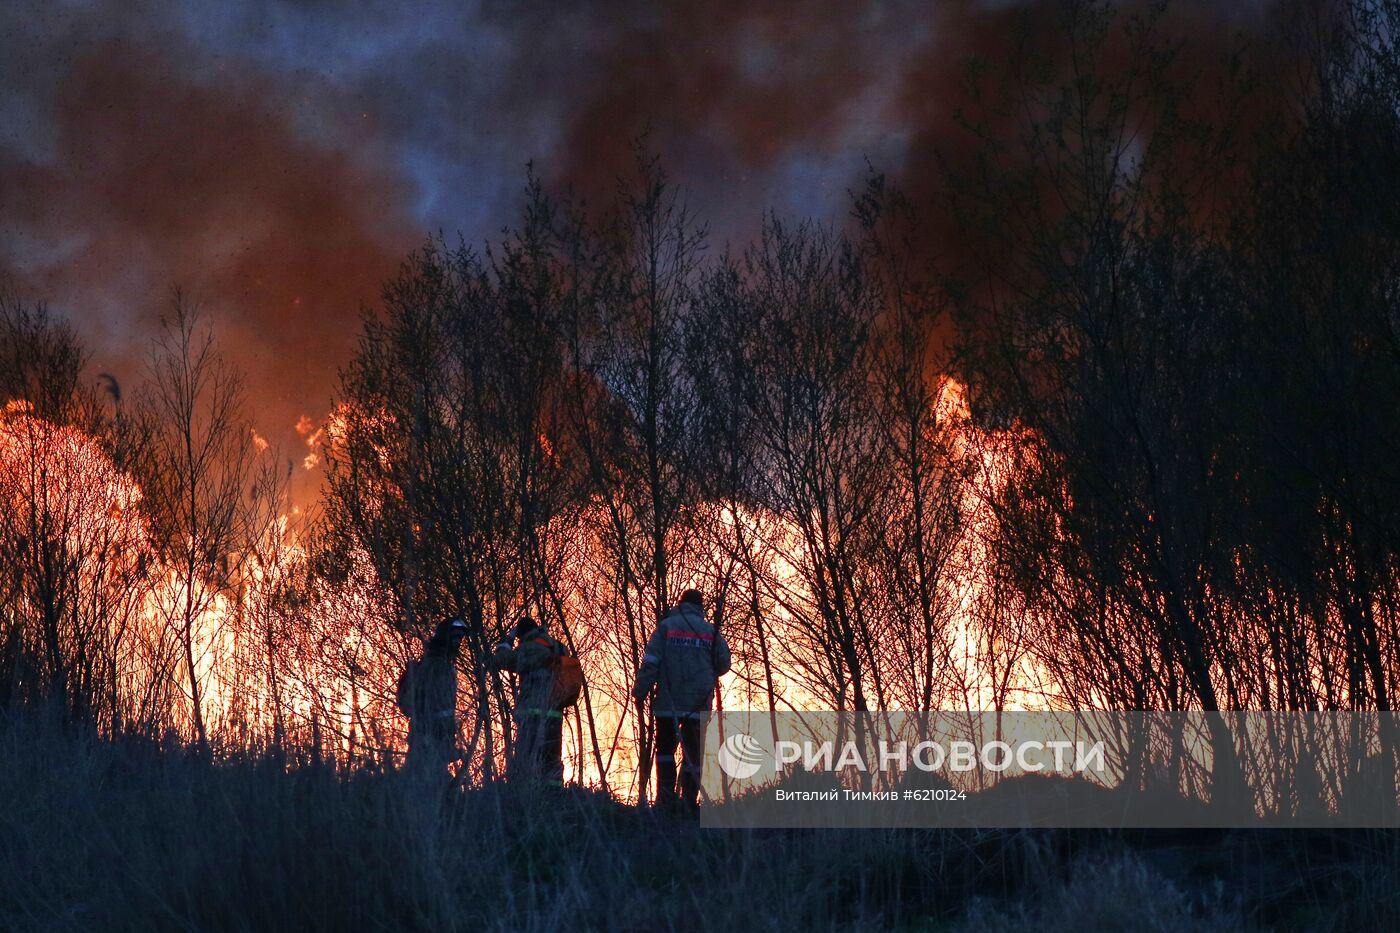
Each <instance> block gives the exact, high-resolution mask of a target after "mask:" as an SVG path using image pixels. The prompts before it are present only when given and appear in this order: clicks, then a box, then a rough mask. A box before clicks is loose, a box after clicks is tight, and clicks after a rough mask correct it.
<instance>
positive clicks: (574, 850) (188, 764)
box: [0, 718, 1400, 933]
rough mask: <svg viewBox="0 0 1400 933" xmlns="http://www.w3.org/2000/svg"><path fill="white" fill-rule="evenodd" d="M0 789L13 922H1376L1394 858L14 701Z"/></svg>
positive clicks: (184, 926) (878, 925)
mask: <svg viewBox="0 0 1400 933" xmlns="http://www.w3.org/2000/svg"><path fill="white" fill-rule="evenodd" d="M0 799H3V800H4V801H5V806H4V807H3V809H0V840H3V845H0V929H9V930H15V931H25V930H45V931H47V930H105V929H142V930H150V929H171V930H276V929H296V930H349V929H356V930H376V929H382V930H392V929H432V930H541V931H544V930H558V929H598V930H647V931H649V933H650V931H658V930H686V931H688V930H731V931H732V930H743V931H746V933H748V931H765V930H774V931H777V930H788V929H811V930H844V929H911V930H940V929H956V930H971V929H990V930H998V929H1005V930H1013V929H1028V928H1033V929H1046V930H1059V929H1065V930H1069V929H1074V930H1086V929H1109V928H1115V929H1141V930H1164V931H1165V930H1178V929H1183V930H1184V929H1212V928H1214V929H1242V928H1250V927H1256V928H1270V927H1273V926H1280V927H1295V926H1296V927H1297V928H1300V929H1314V928H1322V929H1327V928H1329V925H1330V928H1332V929H1346V928H1350V927H1351V926H1354V925H1356V924H1359V923H1371V922H1380V923H1382V924H1386V923H1389V922H1391V921H1393V920H1394V919H1395V917H1396V913H1395V903H1394V897H1395V894H1396V888H1397V885H1396V883H1395V881H1396V874H1395V866H1396V865H1397V864H1400V859H1397V858H1396V856H1395V851H1394V842H1393V839H1390V838H1389V837H1385V838H1384V839H1383V840H1382V841H1381V842H1377V841H1376V840H1375V837H1368V838H1369V839H1370V841H1369V842H1368V845H1373V846H1378V848H1377V849H1375V851H1374V852H1373V854H1372V856H1371V857H1369V858H1363V859H1360V860H1352V861H1348V862H1345V863H1342V864H1340V866H1338V865H1336V864H1333V867H1332V869H1330V870H1329V872H1328V873H1327V874H1326V877H1325V879H1324V880H1323V881H1322V882H1320V883H1318V884H1314V883H1312V882H1311V881H1308V877H1307V874H1306V872H1305V871H1304V870H1303V869H1302V868H1299V867H1297V866H1293V867H1292V868H1289V867H1288V866H1285V867H1284V869H1283V870H1284V871H1285V872H1292V874H1291V875H1289V877H1290V878H1292V879H1293V880H1294V882H1295V884H1294V887H1293V888H1290V887H1289V885H1288V884H1287V883H1281V882H1277V881H1269V882H1268V883H1267V886H1268V887H1269V888H1271V889H1273V890H1276V891H1283V892H1284V893H1285V894H1287V893H1288V892H1289V891H1292V893H1293V895H1296V896H1291V897H1290V898H1288V899H1286V900H1285V901H1283V902H1279V903H1265V902H1261V901H1260V900H1259V898H1258V897H1257V896H1256V895H1255V894H1252V893H1251V892H1250V889H1249V885H1248V884H1247V883H1246V881H1245V880H1239V879H1236V880H1235V881H1233V882H1232V881H1231V879H1230V878H1229V874H1230V867H1233V868H1238V869H1240V870H1241V871H1243V872H1244V873H1245V875H1248V874H1249V873H1250V872H1253V871H1255V870H1256V869H1257V868H1258V867H1259V866H1264V865H1268V866H1273V867H1274V868H1277V865H1278V857H1277V853H1276V852H1271V850H1272V849H1275V848H1277V847H1276V846H1271V845H1259V846H1254V847H1252V848H1251V847H1250V846H1239V845H1235V846H1234V849H1233V850H1231V851H1230V853H1229V855H1228V858H1227V861H1228V862H1229V866H1227V867H1226V869H1225V870H1214V871H1207V872H1206V873H1205V874H1202V873H1201V870H1200V863H1199V859H1196V858H1195V856H1192V857H1191V858H1185V857H1182V856H1181V852H1183V851H1186V850H1184V849H1181V848H1179V847H1178V848H1172V849H1160V847H1159V849H1158V850H1157V851H1147V852H1146V854H1145V855H1137V854H1134V851H1133V850H1134V848H1141V847H1142V844H1141V841H1140V840H1138V841H1135V842H1134V843H1132V844H1131V845H1130V844H1129V842H1127V841H1125V840H1124V839H1122V838H1118V837H1113V836H1110V835H1107V834H1102V833H1097V834H1090V833H1078V834H1076V833H1064V832H1061V833H1032V832H1010V833H1008V832H997V833H990V832H989V833H951V832H927V831H912V830H910V831H866V832H861V831H836V830H831V831H820V830H816V831H769V832H763V831H746V832H720V831H705V830H701V829H699V828H697V827H694V826H692V825H690V824H688V823H684V822H676V821H672V820H669V819H665V818H661V817H658V816H656V815H654V814H651V813H645V812H638V811H637V810H635V809H633V808H629V807H625V806H622V805H619V804H617V803H615V802H613V801H611V800H608V799H606V798H604V797H601V796H600V795H597V794H591V793H588V792H584V791H570V792H566V793H565V794H563V795H560V794H557V793H556V794H548V793H543V794H537V795H536V794H528V793H521V792H518V791H516V790H513V789H511V788H507V787H495V788H486V789H482V790H475V791H472V792H470V793H465V794H456V795H453V796H451V797H448V796H446V795H441V794H438V793H435V792H433V791H431V790H425V789H424V788H422V787H415V786H412V785H411V784H410V783H409V782H408V781H407V780H406V779H405V778H404V776H402V775H378V776H376V775H357V776H353V777H346V776H344V775H338V774H336V773H334V772H332V771H329V770H325V769H313V768H300V769H296V770H293V771H291V772H287V771H284V770H283V769H282V768H281V767H280V766H278V765H276V764H274V763H272V762H269V761H258V760H239V759H232V760H225V761H221V762H219V763H216V764H207V763H204V762H201V761H199V760H197V759H194V758H192V757H190V756H189V755H187V754H185V753H184V752H183V751H182V750H179V749H161V748H158V747H155V746H153V745H151V744H149V743H135V742H131V743H122V744H120V745H114V744H111V743H107V742H102V741H99V740H97V739H95V738H93V737H91V736H88V735H85V734H83V733H80V732H76V731H74V730H71V729H58V728H56V727H52V726H45V725H43V724H41V723H39V722H38V721H36V720H34V719H33V718H24V719H15V718H11V719H9V720H0ZM1225 846H1228V843H1225V842H1217V843H1213V844H1212V848H1211V850H1210V851H1211V852H1212V853H1214V854H1215V855H1216V856H1217V857H1219V855H1220V853H1221V852H1224V851H1226V849H1225V848H1222V847H1225ZM1188 848H1189V847H1188ZM1291 848H1292V847H1290V849H1291ZM1162 852H1167V853H1168V854H1169V855H1172V856H1174V857H1177V858H1176V861H1175V862H1173V861H1172V859H1171V858H1166V859H1163V858H1162V857H1161V853H1162ZM1251 853H1254V855H1251ZM1309 858H1316V856H1314V855H1310V856H1309ZM1334 862H1335V860H1334ZM1241 877H1243V876H1241ZM1298 879H1303V881H1304V882H1307V883H1306V884H1303V885H1302V887H1298V883H1297V882H1298ZM1300 891H1301V892H1302V893H1301V894H1300V893H1299V892H1300ZM1329 892H1335V893H1336V894H1338V895H1340V896H1343V897H1344V898H1345V899H1343V900H1338V901H1333V900H1332V897H1331V895H1330V894H1329ZM1388 898H1389V900H1388ZM1277 900H1278V898H1275V901H1277ZM1362 900H1364V903H1360V901H1362ZM1261 905H1262V906H1261ZM1324 908H1325V909H1324ZM1353 921H1354V922H1353Z"/></svg>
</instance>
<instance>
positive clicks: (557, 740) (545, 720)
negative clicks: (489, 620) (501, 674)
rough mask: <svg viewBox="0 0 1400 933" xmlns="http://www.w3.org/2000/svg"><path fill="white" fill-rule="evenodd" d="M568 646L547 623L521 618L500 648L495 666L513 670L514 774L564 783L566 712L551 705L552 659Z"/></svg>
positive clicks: (513, 776)
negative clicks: (514, 678)
mask: <svg viewBox="0 0 1400 933" xmlns="http://www.w3.org/2000/svg"><path fill="white" fill-rule="evenodd" d="M567 653H568V649H567V648H565V647H564V645H563V644H561V643H560V642H559V641H558V640H557V639H555V638H554V637H553V636H551V635H550V634H549V629H548V628H546V626H545V625H544V623H542V622H536V621H535V620H534V619H532V618H531V617H529V616H522V617H521V618H520V621H519V622H517V623H516V626H515V628H514V629H513V630H511V631H510V632H508V633H507V635H506V637H505V638H503V639H502V640H501V643H500V644H499V645H497V646H496V652H495V655H494V657H493V663H494V665H495V666H496V667H497V668H498V669H500V670H506V671H514V672H515V674H516V675H517V681H516V688H515V752H514V754H513V755H512V757H511V763H510V777H511V779H512V780H515V779H539V780H543V781H545V782H546V783H549V784H554V785H558V786H561V787H562V786H563V784H564V759H563V745H564V713H563V710H560V709H557V708H556V707H555V705H554V703H553V693H554V671H553V666H552V664H553V660H554V658H556V657H557V656H559V655H563V654H567Z"/></svg>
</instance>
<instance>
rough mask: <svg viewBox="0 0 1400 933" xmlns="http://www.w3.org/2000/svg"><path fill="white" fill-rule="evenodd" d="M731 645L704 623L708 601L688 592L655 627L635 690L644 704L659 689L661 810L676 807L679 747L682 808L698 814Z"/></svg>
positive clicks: (656, 709) (656, 710)
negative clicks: (710, 728)
mask: <svg viewBox="0 0 1400 933" xmlns="http://www.w3.org/2000/svg"><path fill="white" fill-rule="evenodd" d="M729 660H730V659H729V645H728V643H727V642H725V640H724V636H723V635H721V634H720V632H719V629H718V628H717V627H716V626H715V625H714V624H713V623H711V622H710V620H708V619H706V618H705V602H704V597H703V596H702V595H701V594H700V591H699V590H686V591H685V592H684V593H682V594H681V601H680V603H679V604H678V605H677V606H676V608H674V609H672V610H671V611H670V612H669V613H667V614H666V616H665V617H664V618H662V619H661V621H660V622H658V623H657V625H656V631H655V632H653V633H652V636H651V638H650V639H649V640H648V641H647V647H646V654H645V655H644V656H643V658H642V666H641V668H640V670H638V671H637V685H636V687H635V688H633V690H632V695H633V697H635V698H636V700H637V701H638V702H644V701H645V700H646V698H647V696H648V695H649V694H650V693H651V691H652V688H653V687H655V688H656V697H655V699H653V700H652V712H653V714H654V715H655V716H656V782H657V783H656V805H657V806H658V807H663V808H672V807H674V806H676V803H677V800H676V746H677V745H679V746H680V747H681V751H682V753H683V757H682V759H681V761H682V766H681V775H680V777H681V797H680V803H681V804H682V805H683V806H684V808H685V809H686V811H687V812H689V813H691V814H694V813H696V812H698V809H699V805H700V801H699V794H700V779H701V777H702V774H701V764H702V760H703V757H704V754H705V727H706V725H708V723H709V719H710V704H711V702H712V701H713V699H714V693H715V685H716V684H717V683H718V681H719V677H720V675H722V674H724V673H726V672H728V670H729Z"/></svg>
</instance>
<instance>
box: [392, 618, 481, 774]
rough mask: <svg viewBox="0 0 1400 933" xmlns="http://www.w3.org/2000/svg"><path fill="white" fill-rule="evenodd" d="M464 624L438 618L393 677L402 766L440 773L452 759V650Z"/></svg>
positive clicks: (454, 664) (454, 685)
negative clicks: (402, 734)
mask: <svg viewBox="0 0 1400 933" xmlns="http://www.w3.org/2000/svg"><path fill="white" fill-rule="evenodd" d="M466 633H467V625H466V623H465V622H463V621H462V620H461V619H444V620H443V621H442V622H441V623H439V624H438V627H437V629H436V631H434V632H433V637H432V638H430V639H428V641H427V643H426V644H425V645H424V646H423V657H422V658H421V659H419V660H415V661H410V662H409V664H408V668H407V670H405V671H404V673H403V676H402V677H400V678H399V685H398V703H399V709H400V710H402V711H403V713H404V714H405V715H406V716H407V717H408V767H409V770H411V771H417V772H422V773H428V772H432V771H437V770H445V769H446V768H447V766H448V765H449V764H450V763H451V762H452V761H454V760H455V759H456V758H457V651H458V648H459V647H460V646H461V644H462V636H464V635H465V634H466Z"/></svg>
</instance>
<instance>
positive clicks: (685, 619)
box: [637, 603, 730, 717]
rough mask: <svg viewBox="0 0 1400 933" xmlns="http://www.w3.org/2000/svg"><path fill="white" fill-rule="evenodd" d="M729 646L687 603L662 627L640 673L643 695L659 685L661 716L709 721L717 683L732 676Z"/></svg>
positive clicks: (658, 711)
mask: <svg viewBox="0 0 1400 933" xmlns="http://www.w3.org/2000/svg"><path fill="white" fill-rule="evenodd" d="M729 660H730V659H729V644H728V642H726V641H725V640H724V636H723V635H722V634H720V633H719V632H718V631H717V630H716V629H715V627H714V625H713V624H711V623H710V621H709V620H708V619H706V618H705V614H704V613H703V612H701V611H700V609H699V608H698V607H696V606H694V605H691V604H690V603H681V604H680V605H679V606H677V607H676V608H675V609H672V610H671V611H670V612H669V613H667V614H666V616H665V618H663V619H662V620H661V621H660V622H658V623H657V624H656V631H654V632H653V633H652V635H651V638H650V639H648V640H647V647H646V655H645V656H644V657H643V658H642V666H641V668H640V669H639V670H638V671H637V687H638V689H639V690H650V689H651V687H652V685H653V684H655V685H656V700H655V701H654V702H653V704H652V709H653V710H654V711H655V713H656V715H658V716H678V717H702V716H708V715H709V712H710V704H711V701H712V699H713V697H714V692H715V681H716V680H718V679H719V677H720V675H721V674H723V673H725V672H726V671H728V670H729Z"/></svg>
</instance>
